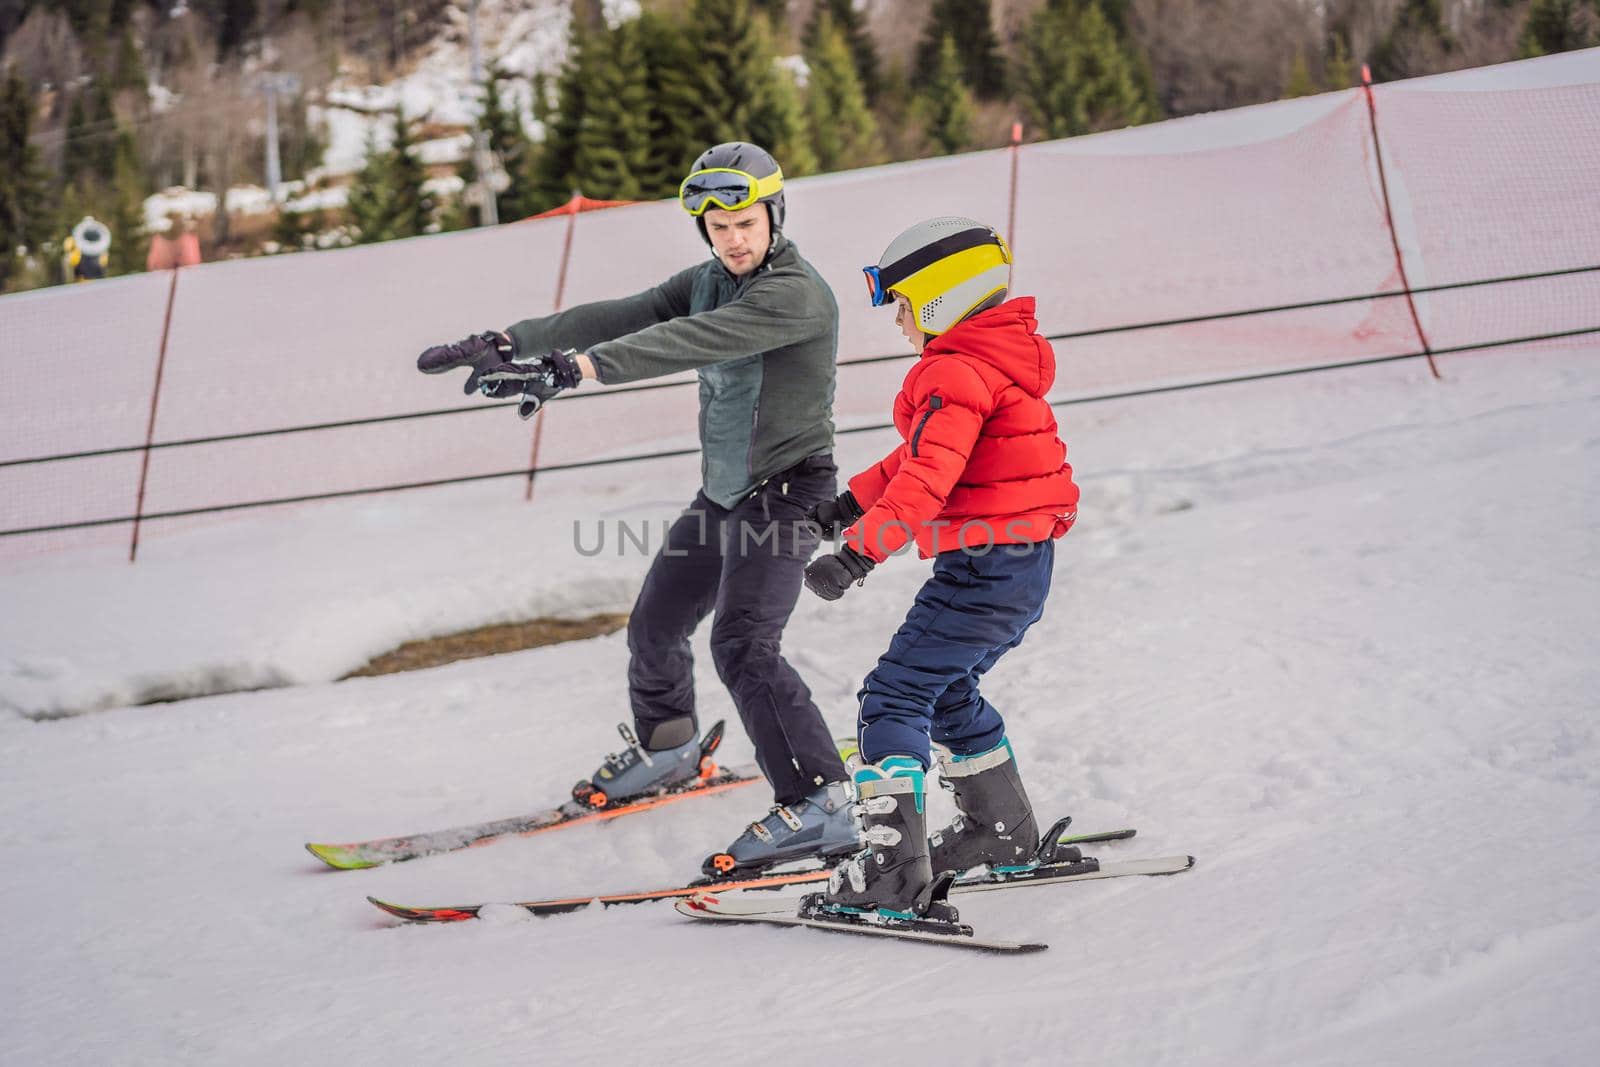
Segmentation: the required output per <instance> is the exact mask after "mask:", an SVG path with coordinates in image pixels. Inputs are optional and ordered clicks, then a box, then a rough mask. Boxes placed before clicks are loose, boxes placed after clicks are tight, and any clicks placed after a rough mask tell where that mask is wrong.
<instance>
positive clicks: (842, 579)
mask: <svg viewBox="0 0 1600 1067" xmlns="http://www.w3.org/2000/svg"><path fill="white" fill-rule="evenodd" d="M873 566H874V564H873V562H872V561H871V560H870V559H868V558H867V557H866V556H863V555H862V554H861V553H859V552H857V551H856V550H855V549H853V548H851V547H850V546H849V545H845V546H844V547H843V548H841V549H840V550H839V551H837V552H834V553H832V554H830V555H826V556H818V557H817V558H816V559H814V560H812V561H811V565H810V566H809V567H807V568H806V588H807V589H809V590H811V591H812V592H813V593H815V594H817V595H818V596H819V597H821V598H822V599H823V600H838V599H839V598H840V597H842V596H844V591H845V590H846V589H849V588H850V583H851V582H859V581H861V580H862V579H864V578H865V577H866V576H867V575H868V574H870V573H872V568H873Z"/></svg>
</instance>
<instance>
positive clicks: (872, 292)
mask: <svg viewBox="0 0 1600 1067" xmlns="http://www.w3.org/2000/svg"><path fill="white" fill-rule="evenodd" d="M861 273H862V274H865V275H866V276H867V295H868V296H870V297H871V298H872V306H873V307H875V308H881V307H883V305H885V304H887V303H889V302H890V301H891V300H893V299H894V297H893V296H891V295H889V290H887V289H885V288H884V287H883V272H882V271H881V270H879V269H878V267H877V265H876V264H874V265H873V266H870V267H862V268H861Z"/></svg>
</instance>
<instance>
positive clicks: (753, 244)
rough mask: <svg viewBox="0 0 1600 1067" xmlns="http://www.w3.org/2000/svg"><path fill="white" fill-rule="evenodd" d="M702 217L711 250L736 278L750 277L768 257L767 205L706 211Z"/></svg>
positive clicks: (770, 224) (768, 228)
mask: <svg viewBox="0 0 1600 1067" xmlns="http://www.w3.org/2000/svg"><path fill="white" fill-rule="evenodd" d="M701 217H702V218H703V219H704V220H705V224H706V234H707V236H709V237H710V238H711V250H712V251H713V252H715V253H716V254H717V258H718V259H720V260H721V261H722V265H723V266H724V267H727V268H728V273H729V274H732V275H733V276H734V277H735V278H742V277H744V276H745V275H746V274H749V273H750V272H751V271H753V270H755V269H756V268H757V267H759V266H761V262H762V260H764V259H766V258H767V249H769V248H771V247H772V219H771V218H769V217H768V216H767V205H765V204H759V203H758V204H751V205H750V206H749V207H746V208H740V209H739V210H738V211H724V210H722V209H721V208H717V207H714V208H708V209H706V213H705V214H704V215H703V216H701Z"/></svg>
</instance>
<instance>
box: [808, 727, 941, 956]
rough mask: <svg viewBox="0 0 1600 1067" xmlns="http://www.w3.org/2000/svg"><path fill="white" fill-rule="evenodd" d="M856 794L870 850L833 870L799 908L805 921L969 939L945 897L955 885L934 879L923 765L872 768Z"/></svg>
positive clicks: (861, 774)
mask: <svg viewBox="0 0 1600 1067" xmlns="http://www.w3.org/2000/svg"><path fill="white" fill-rule="evenodd" d="M856 793H857V795H858V796H859V797H860V800H859V801H858V803H857V805H856V807H857V809H858V810H859V811H860V812H861V821H862V824H863V825H864V826H865V827H866V832H865V834H864V835H863V836H864V837H865V839H866V842H867V847H866V849H865V851H862V852H858V853H856V855H854V856H852V857H851V858H850V859H849V860H847V861H845V862H844V863H843V864H841V865H840V866H838V867H836V868H835V869H834V871H833V874H832V875H831V876H830V877H829V878H828V891H827V892H826V893H812V894H810V895H808V896H807V897H805V898H804V899H803V900H802V901H801V902H800V915H801V916H802V917H804V918H809V919H818V920H823V921H830V922H844V923H847V924H849V923H863V922H864V923H873V924H878V925H894V926H902V927H906V928H912V929H919V930H920V929H928V930H935V931H938V932H941V933H957V934H959V933H970V930H969V929H968V928H967V927H963V926H961V925H960V916H958V915H957V914H956V910H955V908H953V907H951V906H950V905H949V904H948V903H945V901H944V899H943V897H944V895H945V893H947V892H948V891H949V888H950V883H951V881H953V879H951V878H949V877H945V878H941V879H938V880H935V878H934V876H933V870H932V868H931V867H930V866H929V864H928V836H927V834H928V817H927V813H926V811H925V809H924V807H923V800H924V795H923V771H922V767H921V765H920V764H919V763H918V762H917V761H916V760H914V759H911V758H910V757H907V756H888V757H886V758H884V759H883V760H882V761H880V762H878V763H870V764H867V765H865V766H863V767H861V768H860V769H859V770H857V771H856Z"/></svg>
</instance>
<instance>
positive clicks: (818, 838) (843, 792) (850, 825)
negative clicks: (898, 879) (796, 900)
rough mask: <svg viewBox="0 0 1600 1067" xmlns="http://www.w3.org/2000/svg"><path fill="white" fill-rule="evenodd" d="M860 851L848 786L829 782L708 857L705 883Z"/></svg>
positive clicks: (779, 808)
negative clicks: (795, 862)
mask: <svg viewBox="0 0 1600 1067" xmlns="http://www.w3.org/2000/svg"><path fill="white" fill-rule="evenodd" d="M860 847H861V829H860V826H859V825H858V823H857V821H856V814H855V805H854V804H852V803H851V800H850V786H849V783H847V782H829V783H828V784H827V785H824V786H822V787H820V788H818V789H816V790H815V791H813V792H812V793H811V795H810V796H808V797H806V798H805V799H804V800H802V801H800V802H799V803H798V804H780V805H778V806H777V807H775V808H773V809H772V811H771V812H770V813H769V814H768V815H767V817H766V818H764V819H762V820H761V821H760V822H753V823H751V824H750V826H749V828H748V829H746V830H745V832H744V833H742V834H740V835H739V837H738V838H737V839H736V840H735V841H734V842H733V844H731V845H729V846H728V850H727V851H726V852H718V853H716V854H715V855H712V856H708V857H706V861H705V862H704V863H703V864H701V865H700V869H701V870H702V871H703V872H704V873H705V875H706V877H708V878H740V877H749V876H751V875H755V874H758V873H760V872H762V871H765V870H767V869H769V868H771V867H774V866H776V865H778V864H780V863H787V862H789V861H790V860H797V859H806V858H810V857H816V858H819V859H824V860H826V859H827V858H829V857H832V856H840V855H843V854H845V853H848V852H854V851H855V850H856V849H858V848H860Z"/></svg>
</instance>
